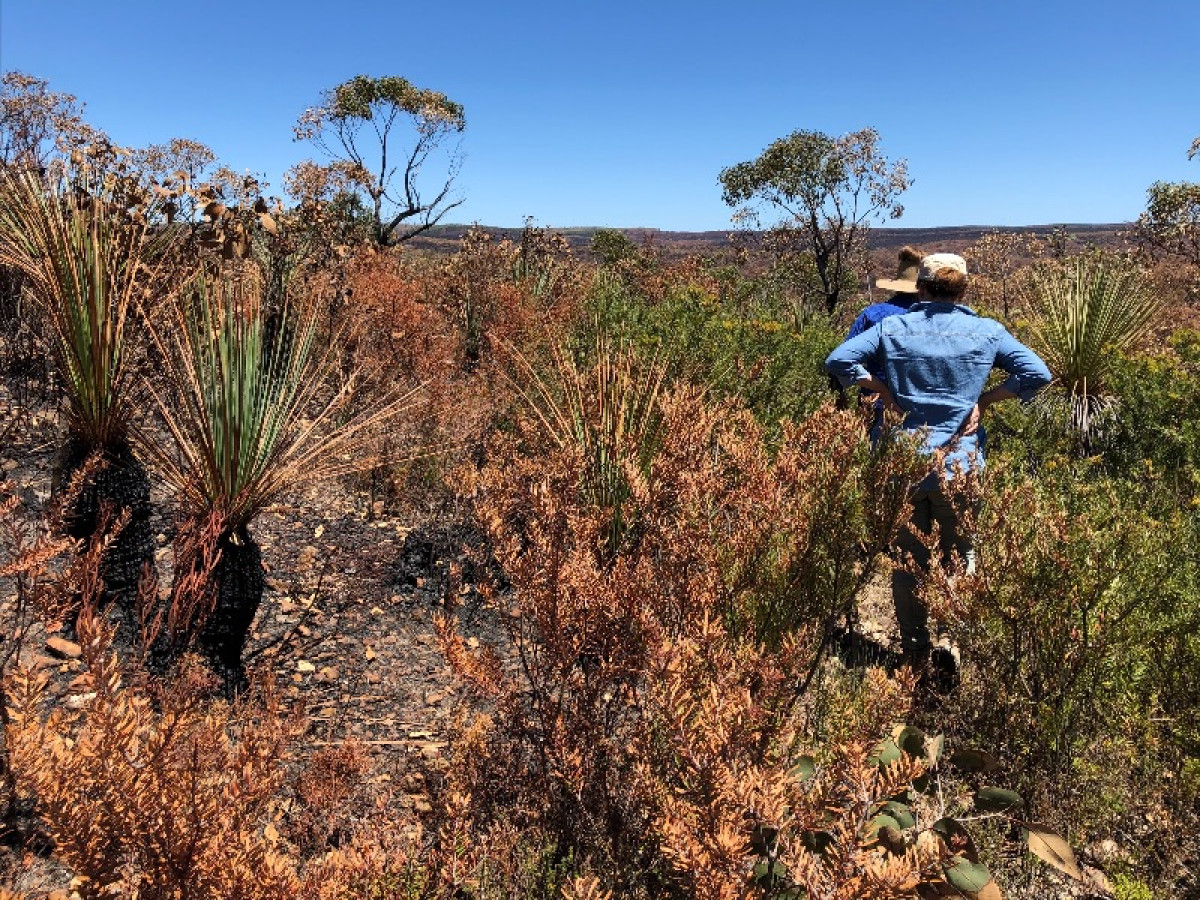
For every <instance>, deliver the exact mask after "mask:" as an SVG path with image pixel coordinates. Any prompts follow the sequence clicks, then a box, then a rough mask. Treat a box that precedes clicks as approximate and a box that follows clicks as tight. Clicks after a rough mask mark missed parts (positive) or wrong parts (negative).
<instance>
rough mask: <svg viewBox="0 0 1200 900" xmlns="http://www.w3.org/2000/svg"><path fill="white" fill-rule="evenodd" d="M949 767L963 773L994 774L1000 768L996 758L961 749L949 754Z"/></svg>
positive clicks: (968, 749)
mask: <svg viewBox="0 0 1200 900" xmlns="http://www.w3.org/2000/svg"><path fill="white" fill-rule="evenodd" d="M950 765H952V766H954V767H955V768H956V769H961V770H962V771H964V772H983V773H984V774H987V773H988V772H995V771H996V770H997V769H999V768H1000V763H999V762H998V761H997V760H996V757H994V756H992V755H991V754H990V753H985V752H984V751H983V750H972V749H970V748H962V749H959V750H955V751H954V752H953V753H951V754H950Z"/></svg>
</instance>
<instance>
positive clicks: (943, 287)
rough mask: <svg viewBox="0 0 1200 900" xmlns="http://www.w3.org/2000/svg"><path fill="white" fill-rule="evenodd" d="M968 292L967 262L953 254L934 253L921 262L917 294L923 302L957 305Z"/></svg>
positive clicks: (918, 272)
mask: <svg viewBox="0 0 1200 900" xmlns="http://www.w3.org/2000/svg"><path fill="white" fill-rule="evenodd" d="M966 292H967V261H966V260H965V259H963V258H962V257H961V256H957V255H955V254H953V253H934V254H931V255H930V256H926V257H925V258H924V259H922V260H921V266H920V269H919V270H918V271H917V293H918V295H919V296H920V297H921V299H922V300H935V301H938V302H941V303H957V302H958V301H959V300H961V299H962V295H963V294H965V293H966Z"/></svg>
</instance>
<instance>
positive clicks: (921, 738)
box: [895, 725, 925, 756]
mask: <svg viewBox="0 0 1200 900" xmlns="http://www.w3.org/2000/svg"><path fill="white" fill-rule="evenodd" d="M895 740H896V745H897V746H898V747H899V748H900V749H901V750H903V751H904V752H905V753H907V754H908V755H909V756H924V755H925V732H923V731H922V730H921V729H920V728H917V727H915V726H913V725H908V726H905V728H903V729H902V730H901V732H900V733H899V734H898V735H897V736H896V739H895Z"/></svg>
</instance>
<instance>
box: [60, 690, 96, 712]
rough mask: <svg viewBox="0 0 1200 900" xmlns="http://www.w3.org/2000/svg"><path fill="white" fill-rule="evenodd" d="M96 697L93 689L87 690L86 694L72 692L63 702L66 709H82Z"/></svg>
mask: <svg viewBox="0 0 1200 900" xmlns="http://www.w3.org/2000/svg"><path fill="white" fill-rule="evenodd" d="M95 699H96V692H95V691H88V692H87V693H86V694H72V695H71V696H70V697H68V698H67V699H66V700H64V701H63V702H64V703H65V704H66V707H67V709H83V708H84V707H85V706H87V705H88V704H89V703H91V702H92V701H93V700H95Z"/></svg>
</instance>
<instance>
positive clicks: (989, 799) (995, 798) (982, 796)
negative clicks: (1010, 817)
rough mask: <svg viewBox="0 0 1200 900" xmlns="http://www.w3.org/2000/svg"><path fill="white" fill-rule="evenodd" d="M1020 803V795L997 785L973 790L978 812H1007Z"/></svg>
mask: <svg viewBox="0 0 1200 900" xmlns="http://www.w3.org/2000/svg"><path fill="white" fill-rule="evenodd" d="M1020 805H1021V795H1020V794H1018V793H1017V792H1016V791H1010V790H1008V789H1007V788H999V787H981V788H980V789H979V790H977V791H976V792H975V808H976V809H977V810H979V811H980V812H1007V811H1009V810H1010V809H1014V808H1015V807H1018V806H1020Z"/></svg>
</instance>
